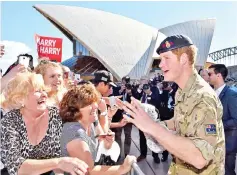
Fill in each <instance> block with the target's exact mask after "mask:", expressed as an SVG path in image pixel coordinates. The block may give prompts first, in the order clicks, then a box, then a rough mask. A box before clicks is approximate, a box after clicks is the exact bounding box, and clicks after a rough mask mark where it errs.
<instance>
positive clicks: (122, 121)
mask: <svg viewBox="0 0 237 175" xmlns="http://www.w3.org/2000/svg"><path fill="white" fill-rule="evenodd" d="M127 123H128V121H127V120H126V119H125V118H123V119H122V120H121V121H120V122H119V126H120V127H121V128H122V127H124V126H125V125H126V124H127Z"/></svg>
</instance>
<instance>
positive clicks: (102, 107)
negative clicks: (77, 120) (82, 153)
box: [93, 70, 116, 133]
mask: <svg viewBox="0 0 237 175" xmlns="http://www.w3.org/2000/svg"><path fill="white" fill-rule="evenodd" d="M93 83H94V85H95V87H96V89H97V91H98V92H99V93H100V94H101V96H106V95H108V92H109V91H110V89H111V88H112V86H114V87H116V85H115V84H114V83H113V75H112V74H111V73H110V72H108V71H106V70H100V71H97V72H95V73H94V79H93ZM98 109H99V111H100V115H99V122H100V125H101V127H102V129H103V130H104V132H105V133H107V132H108V130H109V120H108V111H107V106H106V103H105V101H104V100H103V99H102V98H101V100H100V102H99V104H98Z"/></svg>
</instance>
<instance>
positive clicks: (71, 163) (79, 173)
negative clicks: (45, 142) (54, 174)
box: [57, 157, 88, 175]
mask: <svg viewBox="0 0 237 175" xmlns="http://www.w3.org/2000/svg"><path fill="white" fill-rule="evenodd" d="M57 169H60V170H62V171H64V172H67V173H70V174H71V175H86V173H87V171H88V165H87V164H86V163H85V162H84V161H82V160H80V159H78V158H72V157H62V158H59V161H58V167H57Z"/></svg>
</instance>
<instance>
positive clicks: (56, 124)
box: [1, 107, 62, 175]
mask: <svg viewBox="0 0 237 175" xmlns="http://www.w3.org/2000/svg"><path fill="white" fill-rule="evenodd" d="M48 110H49V125H48V130H47V133H46V135H45V137H44V138H43V139H42V140H41V142H40V143H39V144H38V145H31V144H30V142H29V141H28V137H27V130H26V126H25V123H24V121H23V118H22V115H21V113H20V110H19V109H15V110H12V111H10V112H8V113H6V115H5V116H4V118H3V119H2V120H1V161H2V162H3V164H4V167H6V168H7V170H8V173H9V174H10V175H17V171H18V169H19V168H20V166H21V165H22V163H23V162H24V161H25V160H26V159H50V158H56V157H60V155H61V149H60V137H61V132H62V120H61V118H60V117H59V113H58V109H57V108H55V107H48Z"/></svg>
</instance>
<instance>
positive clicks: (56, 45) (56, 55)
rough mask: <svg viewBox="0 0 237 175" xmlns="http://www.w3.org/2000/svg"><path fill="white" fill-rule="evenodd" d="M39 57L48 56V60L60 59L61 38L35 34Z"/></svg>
mask: <svg viewBox="0 0 237 175" xmlns="http://www.w3.org/2000/svg"><path fill="white" fill-rule="evenodd" d="M35 41H36V44H37V51H38V56H39V58H42V57H48V58H49V60H52V61H56V62H61V61H62V44H63V39H62V38H53V37H46V36H39V35H37V34H36V35H35Z"/></svg>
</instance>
